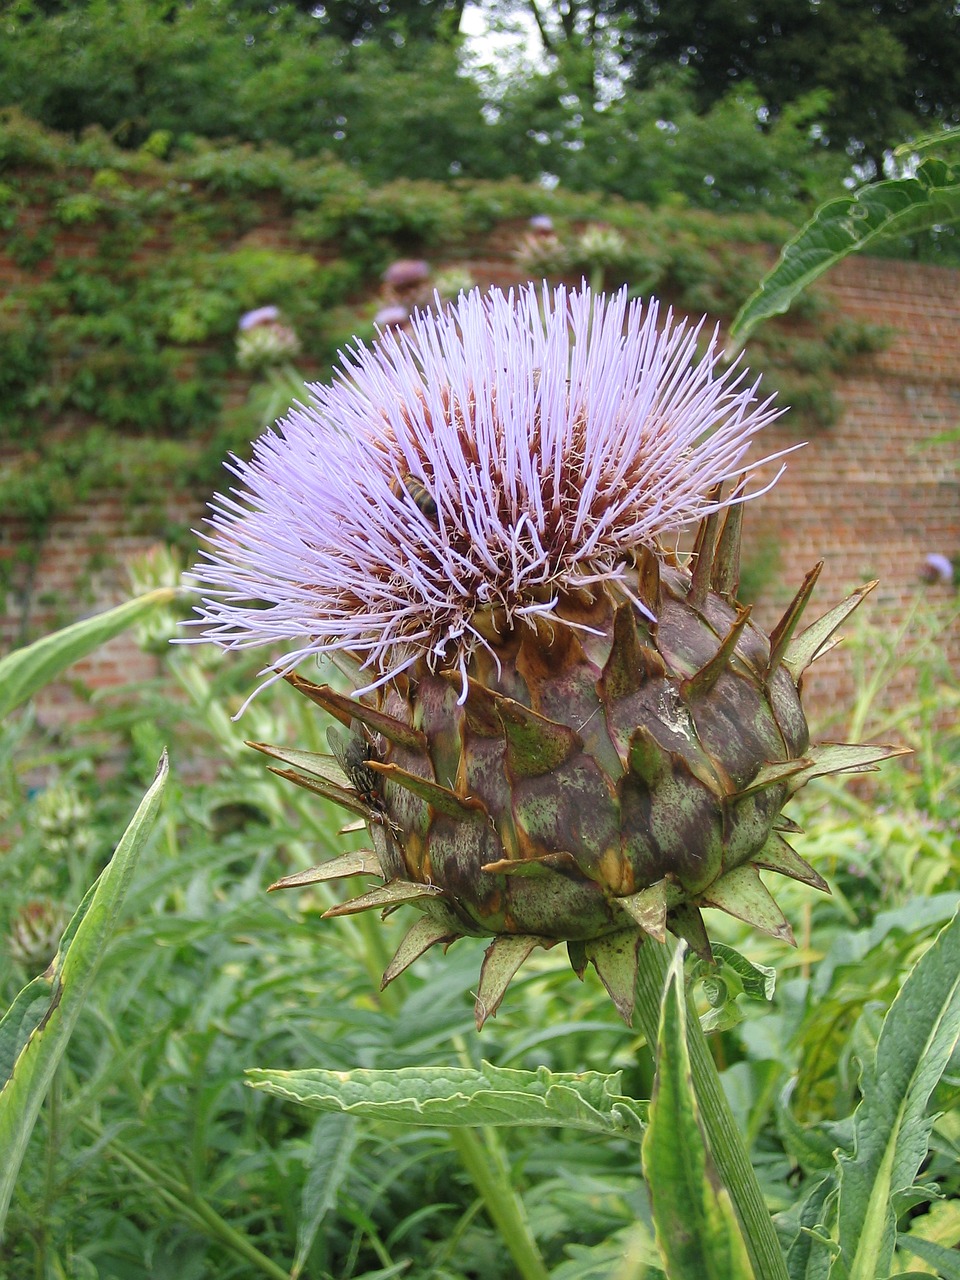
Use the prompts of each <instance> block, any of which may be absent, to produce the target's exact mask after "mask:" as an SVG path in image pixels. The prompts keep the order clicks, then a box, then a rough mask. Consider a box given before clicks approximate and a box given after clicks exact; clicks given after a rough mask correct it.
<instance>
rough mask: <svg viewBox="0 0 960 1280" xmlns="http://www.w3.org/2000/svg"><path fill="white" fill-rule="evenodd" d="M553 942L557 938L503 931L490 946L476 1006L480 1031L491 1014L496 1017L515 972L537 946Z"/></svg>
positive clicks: (486, 955) (486, 953)
mask: <svg viewBox="0 0 960 1280" xmlns="http://www.w3.org/2000/svg"><path fill="white" fill-rule="evenodd" d="M545 945H546V946H553V939H547V938H535V937H532V936H530V935H528V934H506V933H505V934H501V935H500V936H499V937H497V938H494V940H493V941H492V942H491V943H490V945H489V947H487V950H486V952H485V953H484V957H483V964H482V965H481V967H480V985H479V987H478V988H477V998H476V1002H475V1004H474V1007H473V1013H474V1018H475V1019H476V1023H477V1030H478V1031H479V1030H480V1029H481V1028H482V1027H483V1024H484V1023H485V1022H486V1020H487V1019H488V1018H492V1017H494V1015H495V1014H496V1012H497V1010H498V1009H499V1008H500V1002H501V1000H502V999H503V997H504V995H505V994H506V990H507V987H509V985H510V983H511V981H512V979H513V976H514V974H515V973H516V972H517V970H518V969H519V968H520V966H521V965H522V964H523V962H524V960H526V958H527V956H529V954H530V952H531V951H532V950H533V949H534V947H541V946H545Z"/></svg>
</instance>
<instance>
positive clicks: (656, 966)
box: [637, 943, 787, 1280]
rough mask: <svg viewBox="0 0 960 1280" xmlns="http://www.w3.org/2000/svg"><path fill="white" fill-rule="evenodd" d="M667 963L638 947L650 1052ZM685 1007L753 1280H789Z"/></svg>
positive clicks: (661, 951)
mask: <svg viewBox="0 0 960 1280" xmlns="http://www.w3.org/2000/svg"><path fill="white" fill-rule="evenodd" d="M669 962H670V950H669V948H668V947H665V946H659V945H655V944H653V943H644V945H643V946H642V947H641V948H640V968H639V974H638V979H637V1014H638V1017H639V1019H640V1026H641V1028H642V1030H643V1033H644V1035H645V1036H646V1038H647V1043H648V1044H649V1045H650V1047H651V1050H653V1049H654V1048H655V1046H656V1043H657V1037H658V1034H659V1028H660V1002H661V999H662V997H663V988H664V984H665V981H666V975H667V966H668V964H669ZM687 1005H688V1009H689V1016H688V1018H687V1040H688V1047H689V1051H690V1066H691V1070H692V1074H693V1084H694V1089H695V1090H696V1095H697V1103H698V1104H699V1107H700V1114H701V1115H702V1117H703V1123H704V1127H705V1128H706V1131H707V1138H708V1139H709V1142H710V1149H711V1151H712V1154H713V1158H714V1160H715V1161H716V1164H717V1168H718V1170H719V1173H720V1177H721V1179H722V1181H723V1184H724V1186H725V1187H726V1188H727V1190H728V1191H729V1192H730V1196H731V1198H732V1200H733V1203H734V1206H735V1208H736V1210H737V1216H738V1217H739V1219H740V1223H741V1225H742V1227H743V1233H744V1237H745V1239H746V1244H747V1249H748V1250H749V1253H750V1260H751V1262H752V1263H753V1269H754V1272H755V1274H756V1278H757V1280H787V1269H786V1264H785V1263H784V1259H783V1251H782V1250H781V1248H780V1242H779V1240H778V1239H777V1233H776V1231H775V1230H774V1227H773V1222H772V1220H771V1218H770V1212H769V1210H768V1209H767V1206H766V1203H765V1202H764V1199H763V1192H762V1191H761V1190H760V1184H759V1182H758V1181H757V1175H756V1174H755V1173H754V1170H753V1165H752V1164H751V1163H750V1156H749V1154H748V1152H747V1149H746V1147H745V1146H744V1142H743V1138H742V1137H741V1135H740V1131H739V1129H738V1128H737V1123H736V1121H735V1120H734V1118H733V1112H732V1111H731V1110H730V1104H729V1102H728V1101H727V1098H726V1094H725V1093H724V1092H723V1085H722V1084H721V1083H720V1075H719V1072H718V1071H717V1067H716V1064H715V1063H714V1061H713V1057H712V1055H711V1053H710V1048H709V1046H708V1044H707V1040H706V1036H705V1035H704V1034H703V1031H702V1029H701V1027H700V1019H699V1016H698V1015H697V1012H696V1009H695V1008H694V1007H693V1002H692V1000H691V999H690V997H689V994H688V996H687Z"/></svg>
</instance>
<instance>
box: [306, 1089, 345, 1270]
mask: <svg viewBox="0 0 960 1280" xmlns="http://www.w3.org/2000/svg"><path fill="white" fill-rule="evenodd" d="M356 1145H357V1125H356V1121H355V1120H353V1119H352V1118H351V1117H350V1116H345V1115H336V1114H334V1115H328V1116H321V1118H320V1119H319V1120H318V1121H317V1123H316V1124H315V1125H314V1127H313V1137H312V1139H311V1143H310V1172H309V1173H308V1174H307V1180H306V1182H305V1183H304V1187H303V1196H302V1199H301V1202H300V1216H299V1218H298V1221H297V1255H296V1257H295V1258H294V1262H293V1269H292V1270H291V1272H290V1280H297V1277H298V1276H299V1275H300V1274H301V1273H302V1271H303V1268H304V1267H305V1266H306V1262H307V1257H308V1255H309V1253H310V1250H311V1248H312V1247H313V1242H314V1240H315V1239H316V1235H317V1232H318V1231H319V1230H320V1224H321V1223H322V1222H323V1219H324V1217H325V1216H326V1214H327V1213H328V1212H329V1210H330V1209H331V1208H333V1206H334V1204H336V1200H337V1192H338V1191H339V1189H340V1186H341V1184H342V1182H343V1180H344V1178H345V1177H346V1175H347V1173H348V1172H349V1169H350V1157H351V1156H352V1155H353V1149H354V1147H355V1146H356Z"/></svg>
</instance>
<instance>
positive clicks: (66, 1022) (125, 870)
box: [0, 628, 168, 1231]
mask: <svg viewBox="0 0 960 1280" xmlns="http://www.w3.org/2000/svg"><path fill="white" fill-rule="evenodd" d="M106 630H107V628H104V631H106ZM48 639H54V637H48ZM74 648H75V649H79V648H80V646H79V645H78V644H77V642H76V640H75V641H74ZM8 661H9V659H8ZM167 771H168V765H167V760H166V757H165V756H164V757H163V758H162V759H161V761H160V766H159V768H158V770H157V776H156V779H155V781H154V783H153V785H152V786H151V787H150V789H149V790H148V791H147V793H146V795H145V796H144V797H143V800H142V801H141V803H140V805H139V807H138V809H137V812H136V813H135V814H134V816H133V818H132V819H131V821H130V824H129V826H128V827H127V829H126V831H125V832H124V834H123V836H122V838H121V840H120V843H119V844H118V845H117V848H116V850H115V852H114V854H113V856H112V858H111V859H110V862H109V864H108V866H107V867H106V869H105V870H104V872H103V873H102V874H101V876H100V877H99V879H98V880H97V882H96V884H95V886H93V887H92V888H91V889H90V891H89V893H87V894H86V895H85V897H84V899H83V901H82V902H81V904H80V906H79V907H78V908H77V911H76V914H75V915H74V917H73V919H72V920H71V921H70V923H69V924H68V925H67V927H66V929H65V931H64V934H63V938H62V939H61V942H60V946H59V948H58V951H57V955H56V958H55V960H54V962H53V965H52V968H51V970H50V971H49V972H48V973H45V974H44V975H42V976H41V977H39V978H34V980H33V981H32V982H31V983H29V984H28V985H27V986H26V987H25V988H24V989H23V991H21V992H20V994H19V995H18V996H17V998H16V1000H14V1002H13V1004H12V1005H11V1006H10V1008H9V1009H8V1010H7V1012H6V1014H5V1015H4V1016H3V1018H2V1019H0V1141H2V1143H3V1150H4V1164H3V1173H2V1175H0V1231H2V1228H3V1223H4V1220H5V1218H6V1216H7V1209H8V1207H9V1204H10V1197H11V1196H12V1194H13V1188H14V1183H15V1181H16V1177H17V1174H18V1172H19V1170H20V1165H21V1162H22V1160H23V1157H24V1154H25V1152H26V1149H27V1144H28V1142H29V1141H30V1134H31V1132H32V1130H33V1126H34V1124H35V1123H36V1119H37V1115H38V1114H39V1111H40V1107H41V1105H42V1103H43V1099H44V1097H45V1095H46V1093H47V1090H48V1089H49V1088H50V1084H51V1082H52V1080H53V1076H54V1072H55V1071H56V1069H57V1066H58V1064H59V1062H60V1059H61V1058H62V1057H63V1054H64V1052H65V1050H66V1048H67V1044H68V1042H69V1039H70V1036H71V1034H72V1032H73V1029H74V1026H75V1025H76V1022H77V1018H78V1016H79V1014H80V1010H81V1009H82V1007H83V1004H84V1001H85V1000H86V998H87V996H88V995H89V993H90V991H91V989H92V987H93V984H94V980H95V978H96V975H97V970H98V969H99V968H100V965H101V963H102V960H103V955H104V951H105V948H106V945H107V943H108V942H109V940H110V937H111V935H112V934H113V933H114V931H115V929H116V927H117V924H118V922H119V918H120V912H121V910H122V907H123V902H124V899H125V897H126V895H127V892H128V890H129V888H130V884H131V881H132V879H133V875H134V872H135V870H136V867H137V862H138V860H139V857H140V854H141V852H142V850H143V847H144V845H145V843H146V841H147V838H148V836H149V834H150V832H151V830H152V828H153V826H154V824H155V823H156V820H157V816H158V814H159V807H160V801H161V799H162V797H163V790H164V786H165V783H166V778H167Z"/></svg>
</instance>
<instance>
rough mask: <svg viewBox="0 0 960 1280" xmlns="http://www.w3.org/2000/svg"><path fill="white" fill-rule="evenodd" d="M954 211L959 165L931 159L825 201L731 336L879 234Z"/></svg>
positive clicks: (939, 219) (907, 230)
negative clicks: (905, 173)
mask: <svg viewBox="0 0 960 1280" xmlns="http://www.w3.org/2000/svg"><path fill="white" fill-rule="evenodd" d="M951 136H952V137H953V138H954V139H955V138H956V137H957V131H954V133H953V135H950V134H944V135H942V137H940V138H937V139H933V140H928V142H930V143H932V144H934V145H939V146H944V147H948V146H949V143H950V139H951ZM903 150H909V148H903ZM958 213H960V166H957V165H955V164H948V163H947V162H946V161H944V160H941V159H936V158H932V157H928V158H926V159H924V160H923V161H922V162H921V163H920V165H919V166H918V167H917V170H916V174H915V175H914V176H912V177H903V178H891V179H888V180H887V181H884V182H876V183H872V184H870V185H868V186H866V187H863V188H862V189H861V190H860V191H858V192H857V193H856V194H855V195H853V196H841V197H839V198H837V199H835V200H829V201H828V202H827V203H826V204H823V205H821V206H820V208H819V209H817V211H816V213H815V214H814V215H813V217H812V218H811V219H810V221H809V222H808V223H807V224H806V226H804V227H803V228H802V230H801V231H800V232H799V233H798V234H797V235H796V236H795V237H794V238H793V239H792V240H790V241H789V242H788V243H787V244H786V245H785V246H784V248H783V251H782V253H781V255H780V261H779V262H778V264H777V266H776V267H775V268H774V269H773V271H771V272H770V273H769V274H768V275H767V276H766V277H765V278H764V279H763V280H762V281H761V282H760V285H759V287H758V288H757V290H756V292H755V293H754V294H753V295H752V296H751V297H750V298H749V299H748V300H747V301H746V302H745V303H744V304H743V306H742V308H741V310H740V311H739V312H738V314H737V317H736V319H735V321H734V325H733V333H734V335H735V336H736V337H737V338H738V339H739V340H741V341H742V340H743V339H744V338H746V337H747V335H748V334H749V333H750V332H751V331H752V330H753V329H754V327H755V326H756V325H757V324H758V323H759V322H760V321H761V320H764V319H766V318H767V317H769V316H775V315H780V314H782V313H783V312H784V311H786V310H787V308H788V307H789V306H790V304H791V302H792V301H793V299H794V298H795V297H796V296H797V294H798V293H800V292H801V290H803V289H804V288H806V286H807V285H808V284H810V283H811V281H813V280H815V279H817V277H818V276H820V275H822V274H823V273H824V271H826V270H827V269H828V268H829V267H831V266H833V265H834V263H836V262H839V261H840V260H841V258H845V257H846V256H847V254H848V253H854V252H857V251H859V250H862V249H865V248H868V247H869V246H871V245H872V244H873V243H874V242H875V241H877V240H882V239H884V238H890V237H893V236H903V235H909V234H911V233H913V232H916V231H918V230H923V229H925V228H928V227H936V226H939V225H941V224H943V223H948V224H949V223H956V222H957V220H958Z"/></svg>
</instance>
